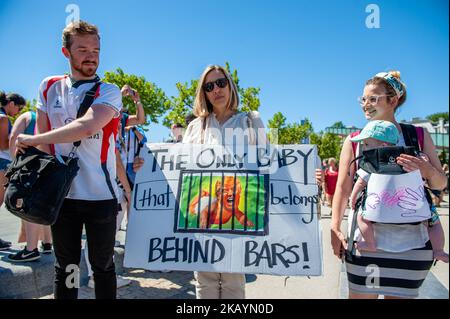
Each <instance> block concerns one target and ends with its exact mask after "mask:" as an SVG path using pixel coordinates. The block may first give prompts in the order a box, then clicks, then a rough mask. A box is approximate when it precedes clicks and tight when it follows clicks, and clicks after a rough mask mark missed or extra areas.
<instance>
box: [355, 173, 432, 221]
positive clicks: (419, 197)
mask: <svg viewBox="0 0 450 319" xmlns="http://www.w3.org/2000/svg"><path fill="white" fill-rule="evenodd" d="M430 217H431V211H430V207H429V204H428V201H427V199H426V197H425V190H424V187H423V181H422V176H421V175H420V171H419V170H415V171H412V172H410V173H406V174H400V175H381V174H371V175H370V178H369V182H368V184H367V198H366V209H365V213H364V218H365V219H367V220H370V221H374V222H379V223H400V224H402V223H415V222H421V221H423V220H427V219H429V218H430Z"/></svg>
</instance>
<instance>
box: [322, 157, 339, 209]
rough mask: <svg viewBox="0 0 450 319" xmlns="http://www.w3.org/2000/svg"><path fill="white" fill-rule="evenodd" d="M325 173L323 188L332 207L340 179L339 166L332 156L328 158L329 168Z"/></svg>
mask: <svg viewBox="0 0 450 319" xmlns="http://www.w3.org/2000/svg"><path fill="white" fill-rule="evenodd" d="M324 175H325V178H324V182H323V190H324V193H325V196H326V199H327V204H328V206H329V207H331V206H332V205H333V196H334V191H335V190H336V183H337V179H338V168H337V166H336V159H335V158H333V157H332V158H330V159H328V168H326V169H325V174H324Z"/></svg>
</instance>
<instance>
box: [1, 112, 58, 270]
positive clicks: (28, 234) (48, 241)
mask: <svg viewBox="0 0 450 319" xmlns="http://www.w3.org/2000/svg"><path fill="white" fill-rule="evenodd" d="M35 125H36V112H35V111H28V112H25V113H23V114H22V115H20V116H19V117H18V118H17V119H16V121H15V122H14V125H13V127H12V130H11V136H10V140H9V151H10V153H11V156H12V157H15V154H16V139H17V136H18V135H19V134H22V133H24V134H29V135H33V134H34V130H35ZM21 229H24V233H23V235H22V234H19V239H21V238H20V237H22V236H23V237H24V239H25V240H24V241H26V246H25V247H24V248H23V249H22V250H20V251H18V252H17V253H15V254H11V255H9V256H8V259H9V260H10V261H13V262H28V261H34V260H38V259H39V258H41V255H40V252H39V250H38V241H39V238H40V237H41V238H42V241H41V252H42V253H43V254H51V252H52V234H51V230H50V226H44V225H39V224H34V223H30V222H27V221H25V220H21ZM19 242H20V241H19Z"/></svg>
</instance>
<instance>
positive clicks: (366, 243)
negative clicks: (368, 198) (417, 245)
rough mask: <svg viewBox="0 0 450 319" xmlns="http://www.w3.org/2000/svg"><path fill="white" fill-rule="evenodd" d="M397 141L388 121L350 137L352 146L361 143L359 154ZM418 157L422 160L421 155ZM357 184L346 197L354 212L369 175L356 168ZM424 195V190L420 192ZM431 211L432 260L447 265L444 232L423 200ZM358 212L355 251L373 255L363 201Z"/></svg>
mask: <svg viewBox="0 0 450 319" xmlns="http://www.w3.org/2000/svg"><path fill="white" fill-rule="evenodd" d="M398 139H399V132H398V130H397V128H396V126H395V125H394V124H392V123H391V122H388V121H370V122H369V123H368V124H367V125H366V126H365V127H364V129H363V130H362V131H361V133H360V134H359V135H357V136H354V137H353V138H352V139H351V141H352V142H361V145H360V147H362V150H363V151H367V150H371V149H375V148H382V147H387V146H395V145H396V144H397V142H398ZM421 156H426V155H425V154H421ZM356 174H357V180H356V182H355V184H354V186H353V190H352V194H351V196H350V203H351V207H352V209H355V207H356V202H357V200H358V197H359V194H360V193H361V192H362V191H363V190H364V189H365V188H366V186H367V184H368V181H369V178H370V175H371V173H369V172H367V171H365V170H364V169H362V168H359V169H358V171H357V172H356ZM424 191H425V192H427V190H426V189H425V190H424ZM426 198H427V200H428V204H429V206H430V210H431V218H430V219H428V220H427V221H426V222H427V223H428V227H427V230H428V235H429V238H430V241H431V244H432V246H433V255H434V258H435V259H436V260H441V261H443V262H448V254H447V253H445V252H444V241H445V236H444V230H443V229H442V225H441V223H440V221H439V215H438V214H437V211H436V208H435V207H434V205H433V204H432V202H431V201H430V197H429V196H426ZM362 203H363V204H362V209H361V210H359V211H358V213H357V223H358V227H359V229H360V231H361V235H362V237H363V240H362V241H361V242H359V243H358V244H357V248H358V249H359V250H366V251H376V247H377V245H376V241H375V236H374V229H373V225H372V224H373V223H374V222H373V221H370V220H368V219H366V218H365V213H366V207H365V205H364V200H363V201H362Z"/></svg>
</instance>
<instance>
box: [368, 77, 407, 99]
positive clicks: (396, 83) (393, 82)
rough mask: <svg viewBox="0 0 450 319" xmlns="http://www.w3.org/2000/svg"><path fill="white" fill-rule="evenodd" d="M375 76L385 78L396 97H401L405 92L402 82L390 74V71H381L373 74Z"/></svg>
mask: <svg viewBox="0 0 450 319" xmlns="http://www.w3.org/2000/svg"><path fill="white" fill-rule="evenodd" d="M375 77H377V78H383V79H385V80H386V81H387V82H388V83H389V85H390V86H392V88H393V89H394V90H395V93H396V94H397V97H398V98H401V97H402V96H403V94H405V90H404V89H403V85H402V82H401V81H400V80H399V79H397V78H396V77H395V76H392V75H391V74H390V73H387V72H381V73H378V74H377V75H375Z"/></svg>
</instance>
